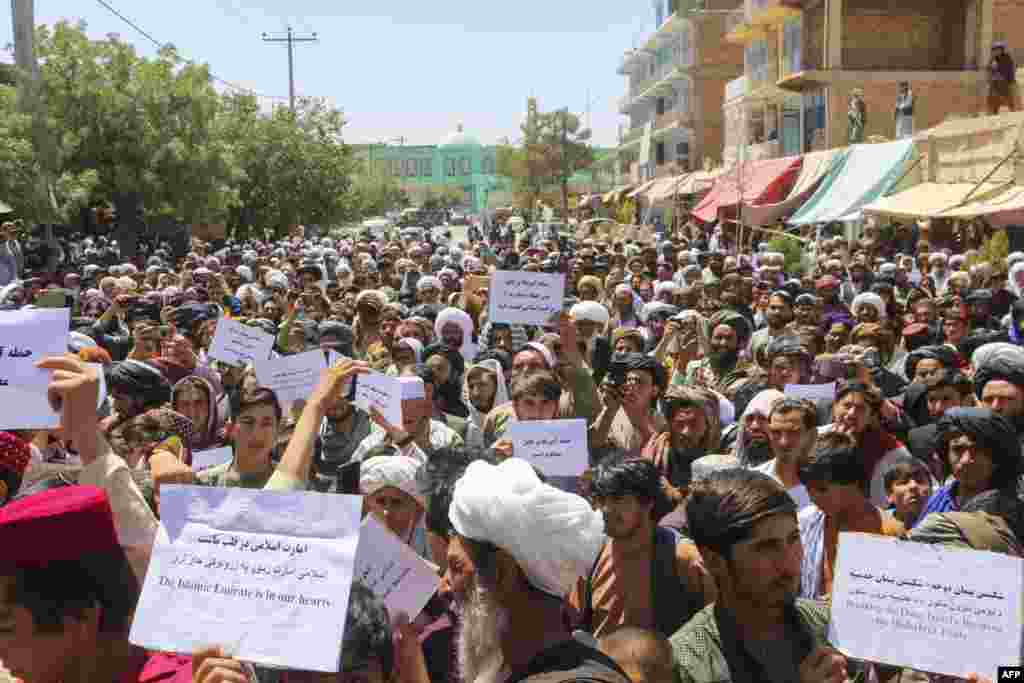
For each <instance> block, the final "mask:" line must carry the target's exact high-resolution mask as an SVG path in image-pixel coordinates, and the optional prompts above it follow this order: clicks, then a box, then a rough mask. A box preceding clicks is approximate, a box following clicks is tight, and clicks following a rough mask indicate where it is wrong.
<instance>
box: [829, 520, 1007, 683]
mask: <svg viewBox="0 0 1024 683" xmlns="http://www.w3.org/2000/svg"><path fill="white" fill-rule="evenodd" d="M834 577H835V578H834V581H833V584H832V618H831V622H830V628H829V641H830V642H831V643H832V644H833V645H835V647H837V648H838V649H839V650H840V651H842V652H843V653H844V654H846V655H847V656H850V657H854V658H856V659H863V660H868V661H873V662H880V663H882V664H889V665H893V666H904V667H909V668H912V669H917V670H919V671H926V672H929V673H936V674H944V675H947V676H957V677H961V678H962V677H966V676H967V675H968V674H971V673H982V674H989V673H991V672H992V671H995V669H996V666H998V665H1011V664H1012V665H1019V664H1020V663H1021V585H1022V580H1024V560H1022V559H1020V558H1017V557H1012V556H1009V555H1001V554H997V553H990V552H983V551H980V550H963V549H958V548H946V547H943V546H939V545H932V544H926V543H907V542H906V541H901V540H899V539H896V538H888V537H885V536H875V535H871V534H854V533H845V532H844V533H841V534H839V551H838V553H837V559H836V569H835V572H834Z"/></svg>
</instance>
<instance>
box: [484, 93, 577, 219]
mask: <svg viewBox="0 0 1024 683" xmlns="http://www.w3.org/2000/svg"><path fill="white" fill-rule="evenodd" d="M520 131H521V132H522V134H523V135H522V142H521V144H520V145H519V146H518V147H515V146H512V145H503V146H501V147H499V148H498V174H499V175H503V176H506V177H508V178H511V179H512V184H513V190H514V191H515V192H516V193H517V194H520V195H525V196H526V197H527V198H528V202H529V207H528V208H529V209H530V210H532V209H533V208H534V205H535V204H536V202H537V200H538V199H539V197H540V195H541V193H542V192H543V191H544V190H545V189H546V188H548V187H557V188H558V189H559V190H560V192H561V195H562V215H563V216H568V215H569V178H571V177H572V175H573V174H574V173H576V172H577V171H580V170H582V169H584V168H587V167H588V166H590V164H591V163H593V159H594V154H593V151H592V150H591V149H590V147H589V145H588V144H587V141H588V140H589V139H590V131H589V130H587V129H581V125H580V118H579V117H578V116H577V115H575V114H573V113H571V112H570V111H569V110H568V109H562V110H558V111H553V112H547V113H544V112H541V111H540V110H539V108H538V107H537V101H536V100H535V99H533V98H530V100H529V102H528V107H527V114H526V119H525V120H524V121H523V123H522V124H521V125H520Z"/></svg>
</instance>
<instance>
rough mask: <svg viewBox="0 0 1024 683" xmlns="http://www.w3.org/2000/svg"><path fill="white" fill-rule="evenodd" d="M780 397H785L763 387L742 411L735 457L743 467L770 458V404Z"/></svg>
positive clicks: (757, 463) (752, 465)
mask: <svg viewBox="0 0 1024 683" xmlns="http://www.w3.org/2000/svg"><path fill="white" fill-rule="evenodd" d="M781 398H785V395H784V394H783V393H782V392H781V391H778V390H776V389H765V390H764V391H761V392H758V394H757V395H756V396H754V398H753V400H751V401H750V403H748V404H747V407H746V409H745V410H744V411H743V417H741V418H740V427H739V432H738V433H737V435H736V457H737V458H738V459H739V461H740V465H742V466H743V467H757V466H759V465H763V464H764V463H766V462H768V461H769V460H771V459H772V447H771V443H770V442H769V440H768V422H769V416H770V415H771V412H772V404H774V403H775V402H776V401H777V400H779V399H781Z"/></svg>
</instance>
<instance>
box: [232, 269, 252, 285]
mask: <svg viewBox="0 0 1024 683" xmlns="http://www.w3.org/2000/svg"><path fill="white" fill-rule="evenodd" d="M235 272H236V273H237V274H238V277H240V278H242V279H243V280H245V281H246V282H252V268H250V267H249V266H238V267H237V268H235Z"/></svg>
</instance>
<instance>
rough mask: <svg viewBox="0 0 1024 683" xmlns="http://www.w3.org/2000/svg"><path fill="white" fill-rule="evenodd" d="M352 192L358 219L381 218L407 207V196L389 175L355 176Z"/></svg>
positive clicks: (369, 174)
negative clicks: (389, 212) (390, 212)
mask: <svg viewBox="0 0 1024 683" xmlns="http://www.w3.org/2000/svg"><path fill="white" fill-rule="evenodd" d="M352 190H353V192H354V193H355V197H356V207H357V210H358V214H359V216H360V217H372V216H382V215H384V214H385V213H387V212H388V211H392V210H395V209H404V208H406V207H407V206H409V204H410V201H409V194H408V193H407V192H406V191H405V189H403V188H402V186H401V185H399V184H398V181H397V180H396V179H395V178H394V177H393V176H390V175H382V174H371V173H367V172H366V171H365V170H364V172H362V173H360V174H358V175H356V176H355V179H354V180H353V183H352Z"/></svg>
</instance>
